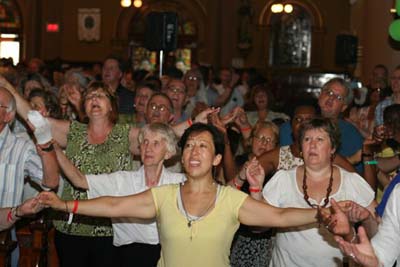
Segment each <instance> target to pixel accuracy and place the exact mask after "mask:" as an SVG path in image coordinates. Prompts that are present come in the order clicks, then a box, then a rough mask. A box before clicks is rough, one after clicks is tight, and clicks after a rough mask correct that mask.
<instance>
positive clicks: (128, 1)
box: [121, 0, 132, 7]
mask: <svg viewBox="0 0 400 267" xmlns="http://www.w3.org/2000/svg"><path fill="white" fill-rule="evenodd" d="M131 5H132V1H131V0H121V6H122V7H130V6H131Z"/></svg>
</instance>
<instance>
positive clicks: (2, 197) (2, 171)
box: [0, 125, 43, 207]
mask: <svg viewBox="0 0 400 267" xmlns="http://www.w3.org/2000/svg"><path fill="white" fill-rule="evenodd" d="M25 176H29V177H30V178H31V179H32V180H33V181H35V182H38V183H39V184H40V183H41V180H42V177H43V171H42V162H41V159H40V156H39V155H38V154H37V151H36V148H35V145H34V144H33V142H32V141H31V140H27V139H25V138H21V137H17V136H16V135H15V134H14V133H13V132H11V130H10V128H9V127H8V125H6V126H5V128H4V129H3V131H1V132H0V207H11V206H15V205H19V204H20V203H21V202H22V192H23V189H24V178H25Z"/></svg>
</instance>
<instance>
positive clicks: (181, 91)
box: [168, 87, 186, 95]
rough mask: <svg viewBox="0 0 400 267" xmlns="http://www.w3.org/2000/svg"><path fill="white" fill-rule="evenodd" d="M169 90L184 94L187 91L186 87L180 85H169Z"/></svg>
mask: <svg viewBox="0 0 400 267" xmlns="http://www.w3.org/2000/svg"><path fill="white" fill-rule="evenodd" d="M168 90H169V91H170V92H172V93H174V94H182V95H183V94H184V93H185V92H186V91H185V89H181V88H179V87H168Z"/></svg>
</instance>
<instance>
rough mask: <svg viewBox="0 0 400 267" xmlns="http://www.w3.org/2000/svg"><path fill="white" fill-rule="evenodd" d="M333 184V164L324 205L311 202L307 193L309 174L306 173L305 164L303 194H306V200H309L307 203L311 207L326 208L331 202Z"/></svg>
mask: <svg viewBox="0 0 400 267" xmlns="http://www.w3.org/2000/svg"><path fill="white" fill-rule="evenodd" d="M332 185H333V166H332V165H331V177H330V178H329V185H328V188H327V189H326V197H325V199H324V204H323V205H322V206H319V205H317V204H311V203H310V201H309V200H308V199H309V198H310V197H309V196H308V193H307V175H306V166H304V175H303V194H304V200H305V201H306V202H307V204H308V205H309V206H310V207H311V208H319V207H322V208H325V207H326V206H327V205H328V203H329V195H330V194H331V192H332Z"/></svg>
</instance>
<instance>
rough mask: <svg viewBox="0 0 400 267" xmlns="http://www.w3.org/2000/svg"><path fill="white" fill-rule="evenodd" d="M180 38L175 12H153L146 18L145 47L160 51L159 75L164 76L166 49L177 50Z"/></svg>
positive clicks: (167, 50)
mask: <svg viewBox="0 0 400 267" xmlns="http://www.w3.org/2000/svg"><path fill="white" fill-rule="evenodd" d="M177 40H178V16H177V14H176V13H174V12H151V13H149V14H148V15H147V20H146V38H145V47H146V48H147V49H148V50H150V51H159V52H160V57H159V58H160V70H159V76H160V77H161V76H162V67H163V58H164V51H166V52H169V51H174V50H176V46H177Z"/></svg>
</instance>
